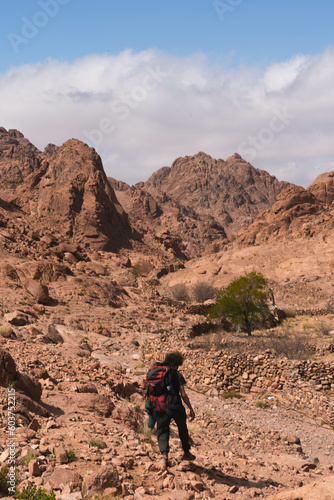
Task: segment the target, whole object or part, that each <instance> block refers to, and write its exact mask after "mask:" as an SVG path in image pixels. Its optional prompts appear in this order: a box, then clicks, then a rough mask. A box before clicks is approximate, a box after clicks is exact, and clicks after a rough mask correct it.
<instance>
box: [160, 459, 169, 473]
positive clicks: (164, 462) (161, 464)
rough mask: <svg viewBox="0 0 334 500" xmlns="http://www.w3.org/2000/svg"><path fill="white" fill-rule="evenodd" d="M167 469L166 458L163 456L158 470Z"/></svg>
mask: <svg viewBox="0 0 334 500" xmlns="http://www.w3.org/2000/svg"><path fill="white" fill-rule="evenodd" d="M167 467H168V457H167V456H166V455H164V456H163V457H162V458H161V459H160V464H159V469H160V470H162V471H165V470H167Z"/></svg>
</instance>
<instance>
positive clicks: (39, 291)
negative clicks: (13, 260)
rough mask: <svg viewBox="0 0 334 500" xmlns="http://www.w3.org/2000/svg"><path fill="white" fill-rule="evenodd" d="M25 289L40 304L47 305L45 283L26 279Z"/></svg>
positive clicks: (47, 296) (48, 298)
mask: <svg viewBox="0 0 334 500" xmlns="http://www.w3.org/2000/svg"><path fill="white" fill-rule="evenodd" d="M24 286H25V289H26V290H27V292H29V293H30V294H31V295H32V296H33V297H34V298H35V299H36V300H37V302H39V303H40V304H45V305H47V304H48V303H49V300H50V296H49V290H48V287H47V286H46V285H42V284H41V283H40V282H39V281H35V280H29V279H28V280H26V282H25V284H24Z"/></svg>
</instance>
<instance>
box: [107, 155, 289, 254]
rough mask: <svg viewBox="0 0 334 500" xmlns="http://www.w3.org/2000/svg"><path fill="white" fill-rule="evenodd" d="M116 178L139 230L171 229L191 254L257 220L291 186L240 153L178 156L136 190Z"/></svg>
mask: <svg viewBox="0 0 334 500" xmlns="http://www.w3.org/2000/svg"><path fill="white" fill-rule="evenodd" d="M110 181H111V183H112V186H113V187H114V189H115V190H116V193H117V197H118V198H119V199H120V200H121V203H122V205H123V206H124V208H125V210H126V211H127V213H128V214H129V216H130V219H131V221H132V223H133V224H134V225H136V227H138V230H139V231H143V230H144V231H145V228H146V231H147V230H148V228H151V229H153V230H155V231H157V230H161V229H163V228H168V229H169V230H170V231H171V232H172V233H173V234H177V235H179V236H180V237H181V239H182V241H183V242H184V243H185V248H186V253H187V254H188V255H189V256H196V255H197V256H198V255H200V254H201V253H202V252H203V250H204V249H205V248H206V247H207V245H208V244H210V243H212V242H214V241H215V240H217V239H221V238H226V237H227V235H231V234H234V233H236V232H237V231H238V230H239V229H240V227H241V226H242V225H243V224H245V223H250V222H252V221H253V220H254V218H255V217H256V216H257V214H258V213H259V212H260V211H261V210H263V209H264V208H268V207H269V206H270V205H271V204H272V203H273V202H274V200H275V198H276V196H277V195H278V194H279V193H280V192H282V190H284V189H286V188H287V187H288V186H289V184H288V183H286V182H279V181H278V180H277V179H276V178H275V177H274V176H271V175H269V174H268V173H267V172H265V171H263V170H259V169H256V168H254V167H252V166H251V165H250V164H249V163H247V162H246V161H245V160H243V159H242V158H241V157H240V155H238V154H235V155H234V156H232V157H230V158H228V159H227V160H226V161H224V160H221V159H219V160H215V159H213V158H211V156H209V155H206V154H205V153H198V154H197V155H194V156H191V157H189V156H187V157H185V158H178V159H177V160H175V161H174V163H173V165H172V166H171V167H163V168H161V169H159V170H158V171H157V172H155V173H154V174H153V175H152V176H151V177H150V178H149V179H148V180H147V181H146V182H140V183H138V184H137V185H136V186H132V187H131V188H130V187H129V186H127V185H125V184H124V183H117V181H114V180H113V179H110ZM138 222H140V224H139V226H138Z"/></svg>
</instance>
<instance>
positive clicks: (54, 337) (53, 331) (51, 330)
mask: <svg viewBox="0 0 334 500" xmlns="http://www.w3.org/2000/svg"><path fill="white" fill-rule="evenodd" d="M46 337H47V339H49V340H50V341H51V342H52V343H53V344H63V343H64V339H63V336H62V335H61V334H60V333H59V332H58V330H57V328H56V327H55V326H54V325H49V326H48V332H47V334H46Z"/></svg>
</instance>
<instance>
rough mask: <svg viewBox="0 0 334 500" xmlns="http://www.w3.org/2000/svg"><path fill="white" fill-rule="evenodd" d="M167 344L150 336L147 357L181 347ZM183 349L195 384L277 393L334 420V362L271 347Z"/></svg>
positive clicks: (214, 390) (214, 392)
mask: <svg viewBox="0 0 334 500" xmlns="http://www.w3.org/2000/svg"><path fill="white" fill-rule="evenodd" d="M159 343H160V345H158V344H159ZM165 344H166V345H165V346H161V341H160V342H159V341H158V340H151V341H148V342H146V343H145V344H144V345H143V347H142V355H143V359H144V360H145V361H146V362H151V361H152V360H153V359H154V353H159V354H158V357H157V359H156V360H157V361H159V360H160V361H161V360H162V358H163V355H164V354H165V353H166V352H168V351H171V350H173V349H174V350H175V343H174V347H172V346H170V348H168V347H167V345H168V344H171V342H170V339H169V341H168V339H167V342H166V343H165ZM166 347H167V348H166ZM181 351H182V352H184V354H185V357H186V361H185V364H184V366H183V367H182V372H183V373H184V375H185V376H186V379H187V382H188V385H189V387H190V388H193V389H195V390H197V391H200V392H203V393H205V394H207V395H210V396H214V397H222V396H223V395H224V394H226V393H227V392H228V391H231V390H235V391H237V392H240V393H241V394H254V395H258V396H259V397H260V396H261V395H263V394H264V393H268V392H270V393H277V394H278V395H280V399H281V400H282V401H284V402H285V403H286V404H287V405H288V406H291V407H294V408H296V409H300V410H301V411H306V412H307V414H308V415H309V416H311V417H316V418H322V420H323V421H324V422H326V423H330V424H331V425H333V424H334V397H332V393H333V395H334V363H330V362H322V361H312V360H306V361H296V360H289V359H287V358H278V357H275V356H274V355H273V354H272V353H271V352H269V351H266V352H264V353H262V354H258V355H256V356H254V355H250V354H245V353H239V354H231V353H228V352H226V351H223V350H219V351H208V352H205V351H203V350H199V349H198V350H194V351H191V352H190V351H187V350H184V349H183V350H182V349H181Z"/></svg>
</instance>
